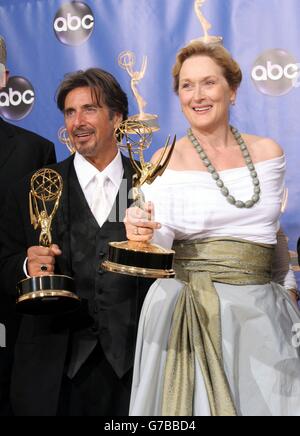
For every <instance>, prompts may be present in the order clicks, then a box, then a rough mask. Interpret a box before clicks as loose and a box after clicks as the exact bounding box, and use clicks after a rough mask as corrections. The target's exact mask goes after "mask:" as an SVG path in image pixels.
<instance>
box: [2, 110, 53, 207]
mask: <svg viewBox="0 0 300 436" xmlns="http://www.w3.org/2000/svg"><path fill="white" fill-rule="evenodd" d="M55 162H56V157H55V149H54V145H53V144H52V142H50V141H48V140H47V139H44V138H42V137H41V136H39V135H36V134H35V133H33V132H29V131H28V130H25V129H22V128H21V127H17V126H14V125H12V124H9V123H7V122H5V121H4V120H2V119H1V118H0V213H1V207H2V205H3V200H4V198H5V194H6V193H7V191H8V190H9V188H10V187H11V186H12V184H14V183H16V182H18V181H19V180H21V179H22V178H23V177H25V176H26V175H27V174H29V173H32V172H33V171H36V170H38V169H39V168H42V167H44V166H47V165H51V164H53V163H55Z"/></svg>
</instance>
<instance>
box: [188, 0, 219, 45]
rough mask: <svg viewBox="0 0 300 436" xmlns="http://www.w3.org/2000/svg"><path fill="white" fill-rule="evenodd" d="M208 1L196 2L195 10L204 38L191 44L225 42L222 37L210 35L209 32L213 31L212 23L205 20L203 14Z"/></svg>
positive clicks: (198, 0)
mask: <svg viewBox="0 0 300 436" xmlns="http://www.w3.org/2000/svg"><path fill="white" fill-rule="evenodd" d="M206 1H207V0H195V3H194V10H195V12H196V15H197V17H198V19H199V21H200V24H201V27H202V30H203V33H204V36H202V37H201V38H197V39H194V40H193V41H191V42H195V41H202V42H204V43H206V44H222V41H223V38H222V36H213V35H209V33H208V31H209V30H210V29H211V27H212V26H211V23H210V22H209V21H208V20H207V19H206V18H205V16H204V14H203V12H202V7H203V5H204V3H205V2H206Z"/></svg>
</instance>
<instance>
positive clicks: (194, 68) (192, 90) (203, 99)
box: [179, 56, 236, 130]
mask: <svg viewBox="0 0 300 436" xmlns="http://www.w3.org/2000/svg"><path fill="white" fill-rule="evenodd" d="M235 97H236V91H234V90H232V89H231V88H230V87H229V85H228V83H227V81H226V79H225V77H224V75H223V71H222V68H221V67H220V66H219V65H218V64H217V63H216V62H215V61H214V60H213V59H211V58H210V57H208V56H193V57H190V58H188V59H187V60H186V61H184V63H183V65H182V68H181V71H180V75H179V99H180V103H181V106H182V110H183V113H184V115H185V117H186V118H187V120H188V121H189V123H190V125H191V127H192V128H194V129H196V130H197V129H198V130H207V129H209V130H211V129H214V128H215V127H217V126H218V125H219V124H221V123H224V121H225V122H228V111H229V106H230V104H231V102H232V101H234V100H235Z"/></svg>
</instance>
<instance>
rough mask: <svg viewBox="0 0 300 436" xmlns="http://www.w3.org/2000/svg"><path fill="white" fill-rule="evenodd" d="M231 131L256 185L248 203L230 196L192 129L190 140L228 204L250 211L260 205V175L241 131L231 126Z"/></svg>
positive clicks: (189, 135) (189, 131) (189, 133)
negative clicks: (257, 204)
mask: <svg viewBox="0 0 300 436" xmlns="http://www.w3.org/2000/svg"><path fill="white" fill-rule="evenodd" d="M230 130H231V132H232V134H233V136H234V139H235V140H236V142H237V143H238V145H239V146H240V149H241V152H242V154H243V156H244V159H245V163H246V165H247V167H248V169H249V172H250V175H251V177H252V182H253V185H254V193H253V194H254V195H253V197H252V198H251V200H248V201H246V202H244V201H240V200H236V199H235V198H234V197H233V196H232V195H230V192H229V190H228V188H226V186H225V184H224V182H223V181H222V179H221V178H220V175H219V173H218V172H217V171H216V169H215V168H214V166H213V165H212V163H211V161H210V160H209V158H208V157H207V154H206V153H205V151H204V150H203V148H202V147H201V145H200V144H199V141H198V140H197V138H196V137H195V135H194V134H193V132H192V129H189V130H188V138H189V140H190V141H191V143H192V144H193V146H194V147H195V149H196V150H197V152H198V154H199V156H200V158H201V160H202V162H203V163H204V165H205V166H206V167H207V170H208V172H209V173H210V174H211V175H212V178H213V179H214V180H215V181H216V184H217V186H218V187H219V188H220V191H221V193H222V195H224V197H226V200H227V201H228V203H230V204H232V205H233V206H235V207H237V208H238V209H244V208H247V209H250V208H251V207H253V206H254V205H255V204H256V203H258V202H259V200H260V193H261V189H260V183H259V180H258V175H257V172H256V170H255V167H254V164H253V162H252V159H251V156H250V153H249V151H248V148H247V145H246V143H245V141H244V140H243V138H242V136H241V134H240V133H239V131H238V130H237V129H236V128H235V127H232V126H230Z"/></svg>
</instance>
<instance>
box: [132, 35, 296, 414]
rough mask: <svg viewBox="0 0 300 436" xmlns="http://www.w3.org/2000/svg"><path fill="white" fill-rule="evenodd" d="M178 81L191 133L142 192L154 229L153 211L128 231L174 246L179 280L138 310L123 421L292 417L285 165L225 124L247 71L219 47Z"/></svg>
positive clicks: (292, 320) (182, 55)
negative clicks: (282, 225)
mask: <svg viewBox="0 0 300 436" xmlns="http://www.w3.org/2000/svg"><path fill="white" fill-rule="evenodd" d="M173 76H174V81H175V91H176V92H177V94H178V95H179V99H180V103H181V106H182V111H183V113H184V115H185V117H186V119H187V120H188V122H189V124H190V129H189V130H188V135H187V136H186V137H184V138H182V139H181V140H179V141H178V142H177V144H176V147H175V151H174V154H173V156H172V159H171V162H170V164H169V167H168V169H167V170H166V171H165V173H164V175H163V176H162V177H161V178H159V179H157V180H156V182H155V183H153V184H152V185H151V186H149V187H147V189H146V188H145V189H144V193H145V196H146V199H147V200H150V201H152V202H153V203H154V205H155V215H156V221H148V220H147V218H146V216H148V214H149V212H151V211H153V205H152V204H150V203H149V204H148V206H147V207H146V209H147V210H146V211H141V210H139V209H132V210H129V211H128V212H127V218H126V228H127V236H128V238H129V239H131V240H134V241H145V240H151V239H152V238H153V237H154V242H156V243H158V244H160V245H163V246H165V247H171V246H172V245H173V246H174V249H175V251H176V261H175V269H176V274H177V277H176V279H173V280H158V281H156V282H155V283H154V284H153V285H152V287H151V288H150V290H149V293H148V295H147V297H146V300H145V302H144V306H143V310H142V313H141V318H140V324H139V331H138V339H137V348H136V358H135V367H134V377H133V387H132V397H131V407H130V414H131V415H173V416H174V415H179V416H180V415H181V416H183V415H198V416H199V415H200V416H207V415H208V416H209V415H212V416H234V415H242V416H286V415H290V416H291V415H298V416H299V415H300V400H299V398H300V370H299V369H300V361H299V348H297V344H298V342H299V341H297V340H296V339H297V338H296V337H295V336H293V335H295V332H294V330H293V328H294V329H295V325H297V324H298V325H299V323H300V317H299V311H298V308H297V297H298V293H297V291H296V283H295V280H294V277H293V274H292V273H291V271H289V258H288V253H287V246H286V241H285V238H284V235H282V233H280V232H278V231H279V218H280V213H281V206H282V198H283V193H284V173H285V156H284V154H283V152H282V150H281V148H280V147H279V145H278V144H276V143H275V142H274V141H272V140H270V139H267V138H260V137H257V136H253V135H248V134H243V135H240V134H239V132H238V131H237V130H236V129H235V128H233V127H231V126H230V125H229V108H230V105H231V104H234V102H235V99H236V93H237V89H238V87H239V85H240V82H241V79H242V74H241V71H240V68H239V66H238V64H237V63H236V62H235V61H234V60H233V59H232V58H231V56H230V54H229V53H228V52H227V51H226V50H225V49H224V48H223V47H222V46H220V45H216V44H214V45H211V44H203V43H201V42H194V43H191V44H190V45H189V46H187V47H185V48H184V49H182V50H181V51H180V52H179V54H178V56H177V61H176V65H175V67H174V70H173ZM158 153H159V152H158ZM154 160H155V156H154ZM277 238H278V240H279V243H278V244H277ZM276 244H277V245H276ZM278 283H280V284H278ZM296 327H297V326H296ZM295 331H296V330H295ZM293 332H294V333H293Z"/></svg>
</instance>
